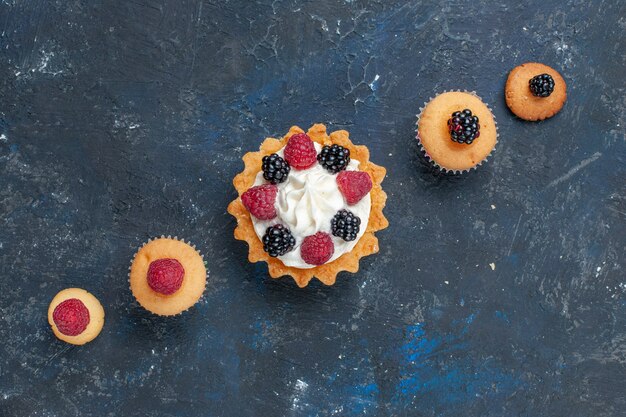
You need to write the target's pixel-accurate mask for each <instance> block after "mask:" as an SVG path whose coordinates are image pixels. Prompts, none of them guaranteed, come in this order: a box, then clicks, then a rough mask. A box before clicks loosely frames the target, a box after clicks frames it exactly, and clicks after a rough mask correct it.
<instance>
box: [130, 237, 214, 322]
mask: <svg viewBox="0 0 626 417" xmlns="http://www.w3.org/2000/svg"><path fill="white" fill-rule="evenodd" d="M206 278H207V272H206V268H205V266H204V259H203V258H202V255H200V253H198V251H197V250H196V249H195V247H194V246H191V245H189V244H188V243H185V242H184V241H183V240H178V238H176V237H174V238H172V237H171V236H168V237H164V236H161V238H158V239H150V240H149V241H148V243H146V244H144V245H143V246H142V247H141V249H139V251H138V252H137V253H136V254H135V256H134V258H133V262H132V264H131V266H130V273H129V279H130V289H131V291H132V293H133V295H134V296H135V298H136V299H137V302H139V304H141V306H142V307H144V308H145V309H146V310H148V311H150V312H152V313H154V314H158V315H160V316H173V315H176V314H180V313H182V312H183V311H185V310H187V309H188V308H190V307H191V306H193V305H194V304H195V303H196V302H198V300H199V299H200V297H201V296H202V293H203V292H204V288H205V286H206Z"/></svg>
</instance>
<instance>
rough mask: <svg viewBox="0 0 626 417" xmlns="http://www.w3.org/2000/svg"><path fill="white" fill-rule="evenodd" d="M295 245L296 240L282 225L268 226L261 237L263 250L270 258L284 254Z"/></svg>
mask: <svg viewBox="0 0 626 417" xmlns="http://www.w3.org/2000/svg"><path fill="white" fill-rule="evenodd" d="M295 245H296V239H295V238H294V237H293V235H292V234H291V231H289V229H288V228H286V227H285V226H283V225H282V224H277V225H274V226H270V227H268V228H267V230H266V231H265V234H264V235H263V250H264V251H265V252H267V253H268V254H269V255H270V256H272V257H274V258H275V257H277V256H281V255H284V254H286V253H287V252H289V251H290V250H292V249H293V247H294V246H295Z"/></svg>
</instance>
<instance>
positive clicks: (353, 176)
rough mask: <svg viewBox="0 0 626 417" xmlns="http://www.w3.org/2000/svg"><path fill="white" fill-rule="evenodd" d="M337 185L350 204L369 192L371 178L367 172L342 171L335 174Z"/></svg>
mask: <svg viewBox="0 0 626 417" xmlns="http://www.w3.org/2000/svg"><path fill="white" fill-rule="evenodd" d="M337 185H338V186H339V191H341V194H343V196H344V197H345V198H346V201H347V202H348V204H349V205H351V206H352V205H354V204H356V203H358V202H359V201H361V199H362V198H363V197H365V196H366V195H367V193H369V192H370V190H371V189H372V179H371V178H370V176H369V174H368V173H367V172H363V171H344V172H341V173H339V175H337Z"/></svg>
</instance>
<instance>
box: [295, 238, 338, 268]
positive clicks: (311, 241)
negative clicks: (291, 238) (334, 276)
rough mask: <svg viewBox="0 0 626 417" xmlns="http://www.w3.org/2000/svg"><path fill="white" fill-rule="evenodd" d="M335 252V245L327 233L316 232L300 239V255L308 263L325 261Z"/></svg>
mask: <svg viewBox="0 0 626 417" xmlns="http://www.w3.org/2000/svg"><path fill="white" fill-rule="evenodd" d="M334 252H335V245H333V240H332V239H331V238H330V235H329V234H328V233H324V232H317V233H316V234H314V235H311V236H307V237H305V238H304V240H303V241H302V246H301V247H300V256H302V260H304V262H306V263H308V264H309V265H322V264H324V263H326V262H327V261H328V260H329V259H330V257H331V256H333V253H334Z"/></svg>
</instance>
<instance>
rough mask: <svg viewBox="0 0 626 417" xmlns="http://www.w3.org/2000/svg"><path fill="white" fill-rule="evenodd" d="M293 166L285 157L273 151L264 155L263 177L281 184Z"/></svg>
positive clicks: (273, 182)
mask: <svg viewBox="0 0 626 417" xmlns="http://www.w3.org/2000/svg"><path fill="white" fill-rule="evenodd" d="M289 171H291V167H290V166H289V164H288V163H287V161H285V160H284V159H283V158H281V157H280V156H278V155H277V154H275V153H273V154H271V155H268V156H264V157H263V178H265V179H266V180H267V181H269V182H271V183H272V184H280V183H281V182H284V181H285V180H286V179H287V175H289Z"/></svg>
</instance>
